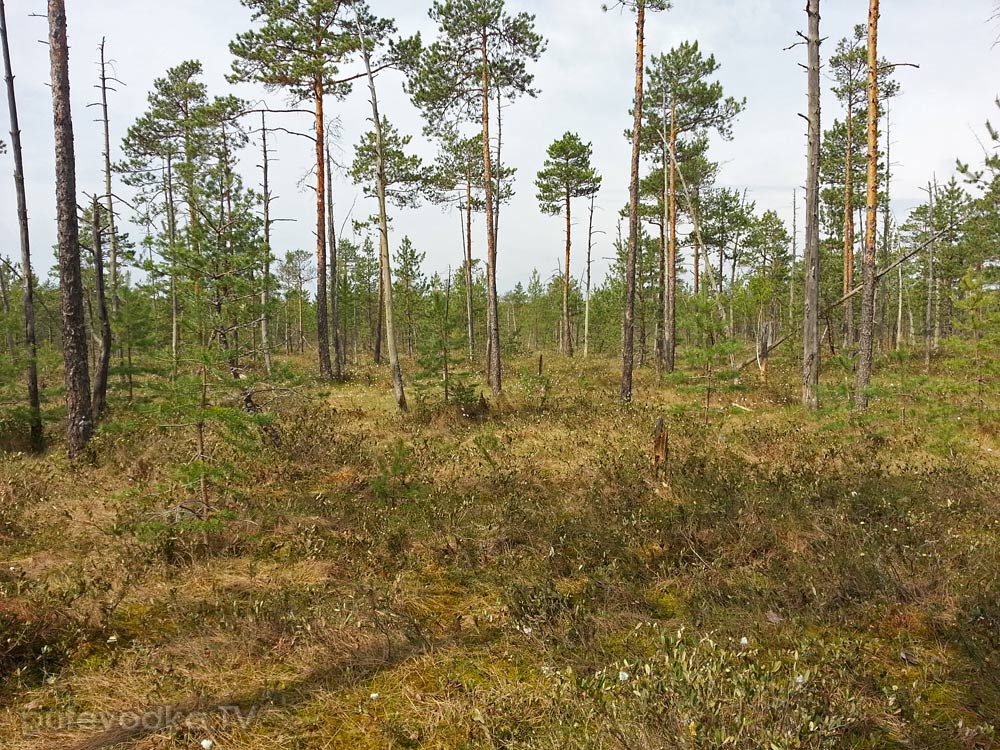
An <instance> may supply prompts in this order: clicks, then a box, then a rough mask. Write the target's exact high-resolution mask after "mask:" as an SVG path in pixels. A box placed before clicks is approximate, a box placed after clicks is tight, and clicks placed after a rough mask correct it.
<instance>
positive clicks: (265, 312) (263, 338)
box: [260, 111, 271, 377]
mask: <svg viewBox="0 0 1000 750" xmlns="http://www.w3.org/2000/svg"><path fill="white" fill-rule="evenodd" d="M260 138H261V150H262V157H263V161H262V162H261V169H262V170H263V171H264V185H263V187H264V264H263V272H264V273H263V276H264V278H263V279H262V280H261V287H260V348H261V350H262V351H263V352H264V372H265V373H267V376H268V377H270V376H271V331H270V322H271V320H270V309H269V308H270V306H271V183H270V173H271V155H270V154H269V153H268V150H267V119H266V115H265V114H264V112H263V111H261V113H260Z"/></svg>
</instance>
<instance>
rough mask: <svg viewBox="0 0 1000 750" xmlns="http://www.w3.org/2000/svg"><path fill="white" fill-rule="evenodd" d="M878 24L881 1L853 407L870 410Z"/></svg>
mask: <svg viewBox="0 0 1000 750" xmlns="http://www.w3.org/2000/svg"><path fill="white" fill-rule="evenodd" d="M878 20H879V0H870V4H869V10H868V190H867V195H866V198H865V257H864V280H863V284H864V288H863V290H862V297H861V356H860V358H859V361H858V377H857V384H856V386H855V393H854V403H855V405H856V406H857V407H858V408H859V409H867V408H868V401H869V398H868V386H869V384H870V383H871V378H872V363H873V360H874V356H875V288H876V283H875V282H876V279H875V230H876V228H877V226H878V119H879V117H878V115H879V112H878Z"/></svg>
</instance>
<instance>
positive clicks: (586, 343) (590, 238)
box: [583, 195, 597, 359]
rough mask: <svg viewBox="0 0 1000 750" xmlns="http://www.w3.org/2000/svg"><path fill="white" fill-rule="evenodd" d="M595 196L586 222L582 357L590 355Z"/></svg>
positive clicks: (591, 198) (591, 200) (591, 199)
mask: <svg viewBox="0 0 1000 750" xmlns="http://www.w3.org/2000/svg"><path fill="white" fill-rule="evenodd" d="M596 202H597V196H596V195H592V196H590V219H589V221H588V224H587V284H586V301H585V303H584V309H583V358H584V359H586V358H587V357H588V356H590V256H591V254H592V253H593V250H594V205H595V203H596Z"/></svg>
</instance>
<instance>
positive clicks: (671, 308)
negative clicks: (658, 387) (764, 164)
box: [664, 102, 677, 372]
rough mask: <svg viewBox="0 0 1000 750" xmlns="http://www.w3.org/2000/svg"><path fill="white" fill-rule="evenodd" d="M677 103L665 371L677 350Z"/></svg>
mask: <svg viewBox="0 0 1000 750" xmlns="http://www.w3.org/2000/svg"><path fill="white" fill-rule="evenodd" d="M676 114H677V104H676V102H671V104H670V186H669V194H670V211H669V213H670V216H669V218H670V234H669V235H668V237H667V311H666V312H667V314H666V316H665V320H664V325H665V326H666V331H665V336H664V342H665V344H666V346H665V351H664V355H665V364H666V369H667V372H673V371H674V363H675V359H676V352H677V153H676V152H677V118H676Z"/></svg>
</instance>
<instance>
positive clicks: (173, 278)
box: [166, 155, 181, 380]
mask: <svg viewBox="0 0 1000 750" xmlns="http://www.w3.org/2000/svg"><path fill="white" fill-rule="evenodd" d="M166 171H167V174H166V194H167V242H168V243H169V244H170V363H171V369H170V377H171V380H174V379H176V378H177V365H178V358H179V357H180V347H181V321H180V301H179V299H178V293H177V257H176V256H177V210H176V208H175V206H174V172H173V162H172V160H171V158H170V156H169V155H168V156H167V164H166Z"/></svg>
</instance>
